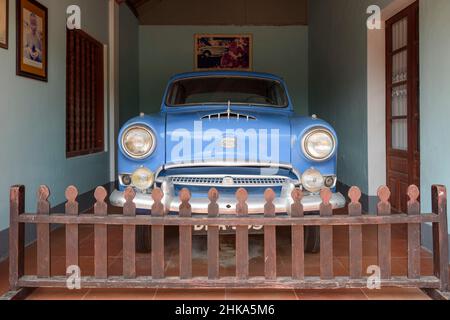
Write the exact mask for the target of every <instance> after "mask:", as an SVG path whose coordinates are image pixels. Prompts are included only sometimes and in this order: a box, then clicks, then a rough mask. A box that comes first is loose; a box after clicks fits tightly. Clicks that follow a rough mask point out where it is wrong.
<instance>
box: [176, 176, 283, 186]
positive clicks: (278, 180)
mask: <svg viewBox="0 0 450 320" xmlns="http://www.w3.org/2000/svg"><path fill="white" fill-rule="evenodd" d="M169 178H170V180H171V181H172V183H173V184H175V185H186V186H210V187H276V186H283V184H285V183H288V182H291V181H292V180H291V179H289V178H287V177H233V176H224V177H201V176H200V177H185V176H174V177H169Z"/></svg>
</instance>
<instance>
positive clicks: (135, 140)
mask: <svg viewBox="0 0 450 320" xmlns="http://www.w3.org/2000/svg"><path fill="white" fill-rule="evenodd" d="M155 147H156V140H155V135H154V133H153V132H152V131H151V130H150V129H149V128H147V127H145V126H132V127H130V128H128V129H127V130H126V131H125V132H124V133H123V135H122V148H123V150H124V151H125V153H126V154H127V155H128V156H130V157H131V158H133V159H144V158H147V157H148V156H150V155H151V154H152V153H153V151H154V150H155Z"/></svg>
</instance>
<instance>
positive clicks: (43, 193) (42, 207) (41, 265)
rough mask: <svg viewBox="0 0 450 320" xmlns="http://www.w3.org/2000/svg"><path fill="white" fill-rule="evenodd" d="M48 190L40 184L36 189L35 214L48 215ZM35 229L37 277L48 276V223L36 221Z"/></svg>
mask: <svg viewBox="0 0 450 320" xmlns="http://www.w3.org/2000/svg"><path fill="white" fill-rule="evenodd" d="M49 196H50V191H49V189H48V188H47V187H46V186H40V187H39V191H38V205H37V207H38V208H37V214H38V215H42V216H48V215H49V214H50V203H49V202H48V197H49ZM36 231H37V276H38V277H39V278H48V277H50V224H49V223H38V224H37V226H36Z"/></svg>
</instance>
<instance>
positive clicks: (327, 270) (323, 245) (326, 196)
mask: <svg viewBox="0 0 450 320" xmlns="http://www.w3.org/2000/svg"><path fill="white" fill-rule="evenodd" d="M320 197H321V198H322V203H321V204H320V216H321V217H331V216H333V207H332V206H331V204H330V200H331V197H332V193H331V190H330V189H328V188H325V189H323V190H322V191H321V192H320ZM333 262H334V261H333V226H320V278H321V279H322V280H330V279H333Z"/></svg>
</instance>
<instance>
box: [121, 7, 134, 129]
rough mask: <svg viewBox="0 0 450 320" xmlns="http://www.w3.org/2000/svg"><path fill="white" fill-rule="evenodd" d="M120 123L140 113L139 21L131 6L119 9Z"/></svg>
mask: <svg viewBox="0 0 450 320" xmlns="http://www.w3.org/2000/svg"><path fill="white" fill-rule="evenodd" d="M119 26H120V27H119V43H120V46H119V49H120V50H119V124H120V126H122V125H123V124H124V123H125V122H126V121H128V120H129V119H130V118H133V117H135V116H137V115H138V114H139V85H138V83H139V21H138V20H137V19H136V17H135V16H134V14H133V13H132V12H131V10H130V8H129V7H128V6H126V5H121V6H120V9H119Z"/></svg>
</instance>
